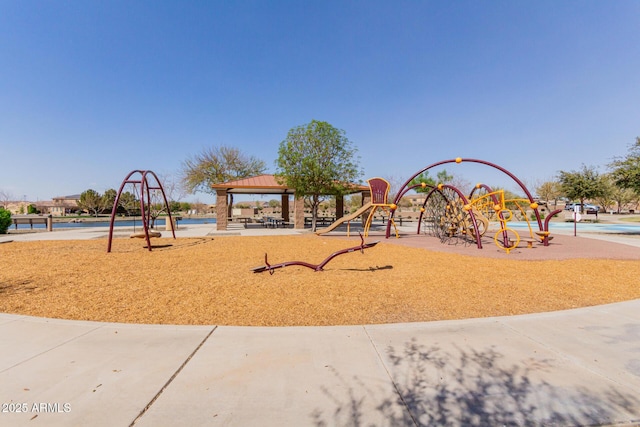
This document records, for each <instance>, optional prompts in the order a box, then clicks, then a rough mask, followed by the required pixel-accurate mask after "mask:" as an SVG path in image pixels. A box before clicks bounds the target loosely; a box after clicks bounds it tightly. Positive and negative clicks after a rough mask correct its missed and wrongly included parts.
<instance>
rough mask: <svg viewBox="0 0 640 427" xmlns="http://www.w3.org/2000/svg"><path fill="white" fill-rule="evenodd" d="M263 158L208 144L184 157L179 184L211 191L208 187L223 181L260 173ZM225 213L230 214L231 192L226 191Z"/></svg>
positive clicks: (231, 205) (262, 169)
mask: <svg viewBox="0 0 640 427" xmlns="http://www.w3.org/2000/svg"><path fill="white" fill-rule="evenodd" d="M265 170H266V165H265V163H264V161H262V160H260V159H257V158H255V157H253V156H248V155H246V154H244V153H242V152H241V151H240V150H239V149H237V148H233V147H227V146H224V145H223V146H220V147H211V148H209V149H205V150H203V151H202V152H201V153H199V154H196V155H195V156H193V157H192V158H189V159H187V160H185V161H184V162H183V164H182V183H183V185H184V187H185V189H186V190H187V191H188V192H190V193H195V192H198V191H202V192H204V193H210V194H212V193H213V190H212V189H211V186H212V185H214V184H221V183H223V182H227V181H233V180H237V179H243V178H248V177H251V176H256V175H260V174H263V173H264V171H265ZM228 197H229V200H228V206H229V212H228V215H229V216H231V208H232V207H233V195H232V194H228Z"/></svg>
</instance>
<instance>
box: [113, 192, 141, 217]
mask: <svg viewBox="0 0 640 427" xmlns="http://www.w3.org/2000/svg"><path fill="white" fill-rule="evenodd" d="M118 205H120V206H121V207H122V208H123V209H124V210H125V212H126V213H127V216H131V215H133V214H135V213H137V212H140V200H139V199H137V198H136V196H135V195H134V194H133V193H131V192H130V191H125V192H124V193H122V194H120V199H119V200H118Z"/></svg>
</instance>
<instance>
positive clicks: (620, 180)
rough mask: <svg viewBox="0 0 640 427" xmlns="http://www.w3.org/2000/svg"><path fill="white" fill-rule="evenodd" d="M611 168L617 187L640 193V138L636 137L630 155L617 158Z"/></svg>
mask: <svg viewBox="0 0 640 427" xmlns="http://www.w3.org/2000/svg"><path fill="white" fill-rule="evenodd" d="M609 168H611V176H612V177H613V179H614V181H615V183H616V185H618V186H620V187H622V188H630V189H632V190H633V191H634V192H636V193H640V137H636V142H635V144H633V145H631V147H630V148H629V153H628V154H627V155H626V156H625V157H620V158H616V159H615V160H614V161H613V162H611V163H610V164H609Z"/></svg>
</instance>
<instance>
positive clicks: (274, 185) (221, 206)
mask: <svg viewBox="0 0 640 427" xmlns="http://www.w3.org/2000/svg"><path fill="white" fill-rule="evenodd" d="M211 188H212V189H213V190H215V192H216V215H217V219H216V224H217V225H216V229H217V230H226V229H227V226H228V223H229V218H228V216H227V211H228V208H229V206H228V204H227V203H228V202H227V200H228V197H227V196H228V195H229V194H280V195H281V199H282V219H283V220H284V221H285V222H290V218H289V196H291V195H293V200H294V201H293V207H294V209H293V210H294V218H293V227H294V228H297V229H303V228H304V198H303V197H297V196H296V194H295V191H294V189H293V188H289V187H287V186H286V185H282V184H280V183H278V181H277V180H276V178H275V176H274V175H258V176H254V177H251V178H245V179H239V180H236V181H229V182H223V183H222V184H214V185H212V186H211ZM352 188H353V190H352V191H351V193H363V195H362V200H363V202H364V201H365V200H368V199H370V197H371V196H370V194H369V187H368V186H363V185H360V184H353V185H352ZM343 212H344V198H343V196H336V219H338V218H341V217H342V215H343Z"/></svg>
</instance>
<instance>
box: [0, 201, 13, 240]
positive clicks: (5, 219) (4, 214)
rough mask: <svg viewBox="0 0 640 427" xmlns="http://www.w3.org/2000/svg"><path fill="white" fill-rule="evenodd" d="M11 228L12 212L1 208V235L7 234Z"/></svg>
mask: <svg viewBox="0 0 640 427" xmlns="http://www.w3.org/2000/svg"><path fill="white" fill-rule="evenodd" d="M10 226H11V212H9V211H8V210H6V209H5V208H3V207H0V234H7V230H8V229H9V227H10Z"/></svg>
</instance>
